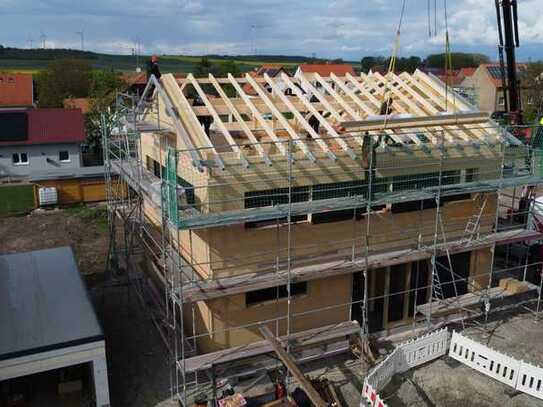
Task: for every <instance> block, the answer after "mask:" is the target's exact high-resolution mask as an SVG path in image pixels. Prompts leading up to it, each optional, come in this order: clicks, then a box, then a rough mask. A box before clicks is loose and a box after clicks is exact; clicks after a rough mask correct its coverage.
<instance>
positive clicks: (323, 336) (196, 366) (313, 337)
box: [178, 321, 360, 373]
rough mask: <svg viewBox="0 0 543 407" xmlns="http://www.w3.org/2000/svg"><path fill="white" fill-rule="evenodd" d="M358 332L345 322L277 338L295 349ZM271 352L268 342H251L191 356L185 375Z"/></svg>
mask: <svg viewBox="0 0 543 407" xmlns="http://www.w3.org/2000/svg"><path fill="white" fill-rule="evenodd" d="M359 331H360V325H359V324H358V322H356V321H345V322H342V323H338V324H335V325H327V326H323V327H321V328H315V329H310V330H307V331H302V332H298V333H294V334H291V335H290V336H288V337H287V336H283V337H280V338H278V340H279V341H280V342H281V343H282V344H286V343H287V342H291V343H292V344H293V346H294V347H295V348H302V347H306V346H313V345H318V344H319V343H322V342H328V341H333V340H335V339H339V338H344V337H347V336H351V335H355V334H357V333H358V332H359ZM270 352H273V348H272V346H271V345H270V344H269V343H268V341H258V342H253V343H251V344H248V345H243V346H236V347H232V348H229V349H225V350H221V351H217V352H211V353H206V354H203V355H198V356H193V357H191V358H187V359H185V361H184V368H185V372H186V373H193V372H197V371H201V370H205V369H210V368H211V367H212V366H218V365H221V364H225V363H230V362H233V361H236V360H240V359H246V358H251V357H255V356H259V355H263V354H265V353H270ZM182 364H183V361H179V362H178V365H179V366H180V368H181V365H182Z"/></svg>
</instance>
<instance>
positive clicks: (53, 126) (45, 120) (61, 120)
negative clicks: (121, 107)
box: [0, 109, 85, 145]
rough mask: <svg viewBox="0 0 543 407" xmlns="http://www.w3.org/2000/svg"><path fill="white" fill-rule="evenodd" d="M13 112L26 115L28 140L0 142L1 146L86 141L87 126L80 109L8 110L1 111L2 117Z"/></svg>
mask: <svg viewBox="0 0 543 407" xmlns="http://www.w3.org/2000/svg"><path fill="white" fill-rule="evenodd" d="M13 112H21V113H26V115H27V118H28V130H27V139H26V140H24V141H5V142H0V145H7V144H27V145H28V144H49V143H82V142H83V141H84V140H85V124H84V120H83V114H82V113H81V110H80V109H27V110H6V111H0V115H2V114H3V113H13ZM0 131H2V130H1V129H0Z"/></svg>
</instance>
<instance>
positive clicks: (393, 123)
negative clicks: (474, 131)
mask: <svg viewBox="0 0 543 407" xmlns="http://www.w3.org/2000/svg"><path fill="white" fill-rule="evenodd" d="M486 120H487V119H486V114H484V113H463V114H459V115H453V114H449V115H440V116H423V117H405V118H404V117H401V118H398V117H392V118H390V119H389V120H388V123H387V127H389V128H391V129H394V128H399V129H405V128H414V127H436V126H447V125H454V124H473V123H486ZM382 122H383V119H374V120H362V121H353V122H343V123H341V125H342V126H343V127H345V128H346V129H353V130H355V131H365V130H377V129H378V128H379V125H380V126H381V127H382V126H383V124H382Z"/></svg>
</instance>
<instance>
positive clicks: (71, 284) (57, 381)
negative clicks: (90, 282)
mask: <svg viewBox="0 0 543 407" xmlns="http://www.w3.org/2000/svg"><path fill="white" fill-rule="evenodd" d="M0 326H1V327H2V329H0V405H2V406H4V405H6V406H17V407H19V406H21V407H22V406H24V407H27V406H28V407H32V406H38V405H39V406H80V405H88V406H97V407H106V406H109V386H108V376H107V362H106V349H105V340H104V334H103V331H102V328H101V326H100V323H99V321H98V319H97V317H96V313H95V311H94V308H93V306H92V303H91V301H90V299H89V297H88V295H87V292H86V288H85V285H84V283H83V280H82V278H81V276H80V274H79V270H78V267H77V264H76V261H75V258H74V255H73V251H72V249H71V248H70V247H60V248H54V249H47V250H39V251H33V252H25V253H16V254H8V255H3V256H0Z"/></svg>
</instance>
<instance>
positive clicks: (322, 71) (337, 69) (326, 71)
mask: <svg viewBox="0 0 543 407" xmlns="http://www.w3.org/2000/svg"><path fill="white" fill-rule="evenodd" d="M299 68H300V69H301V70H302V72H304V73H318V74H319V75H320V76H330V74H331V73H334V74H335V75H337V76H345V74H346V73H347V72H348V73H350V74H354V69H353V67H352V66H351V65H349V64H301V65H300V66H299Z"/></svg>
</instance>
